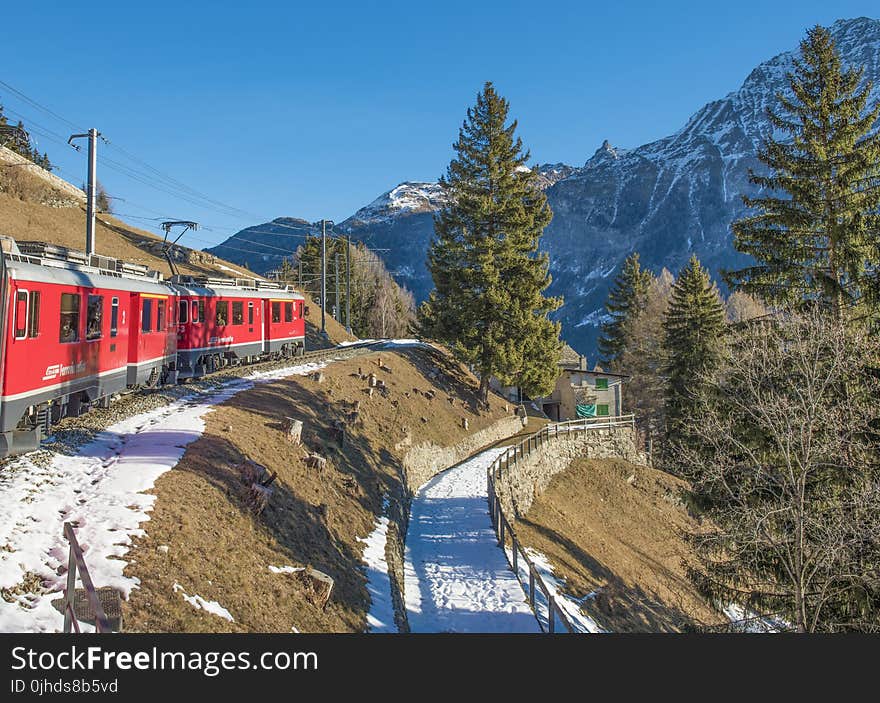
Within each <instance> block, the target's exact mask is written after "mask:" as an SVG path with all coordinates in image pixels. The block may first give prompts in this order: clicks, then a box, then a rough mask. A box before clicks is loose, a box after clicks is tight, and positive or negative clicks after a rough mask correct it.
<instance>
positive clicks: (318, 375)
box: [312, 371, 324, 383]
mask: <svg viewBox="0 0 880 703" xmlns="http://www.w3.org/2000/svg"><path fill="white" fill-rule="evenodd" d="M312 380H313V381H315V382H317V383H324V372H323V371H315V373H313V374H312Z"/></svg>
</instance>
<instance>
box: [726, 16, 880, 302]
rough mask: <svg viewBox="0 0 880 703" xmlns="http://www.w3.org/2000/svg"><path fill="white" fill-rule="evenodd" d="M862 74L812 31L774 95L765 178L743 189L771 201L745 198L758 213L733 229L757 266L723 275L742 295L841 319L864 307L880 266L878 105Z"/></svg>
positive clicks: (818, 30) (824, 35) (820, 31)
mask: <svg viewBox="0 0 880 703" xmlns="http://www.w3.org/2000/svg"><path fill="white" fill-rule="evenodd" d="M863 73H864V68H858V69H856V68H847V69H844V68H843V66H842V64H841V59H840V55H839V53H838V51H837V49H836V47H835V44H834V40H833V39H832V38H831V35H830V33H829V32H828V30H827V29H824V28H823V27H819V26H817V27H814V28H813V29H811V30H809V31H808V32H807V36H806V38H805V39H804V40H803V41H802V42H801V46H800V58H799V59H797V60H795V64H794V71H793V72H792V73H791V74H789V76H788V79H789V86H790V94H789V95H783V94H778V95H777V99H778V100H779V103H780V105H781V107H782V111H781V113H780V114H777V113H775V112H773V111H770V110H768V117H769V119H770V121H771V123H772V124H773V126H774V127H775V128H776V130H778V131H779V132H782V133H783V134H785V135H788V137H789V138H787V139H785V140H781V141H777V140H775V139H773V138H772V136H771V137H770V138H769V139H767V141H766V142H765V145H764V147H763V149H762V150H761V151H760V153H759V155H758V158H759V159H760V160H761V162H763V163H764V164H765V165H766V166H767V168H768V170H769V173H768V174H767V175H758V174H756V173H754V172H752V173H750V181H751V182H752V183H754V184H756V185H758V186H760V187H761V188H763V189H764V190H765V191H769V193H770V194H769V195H766V196H763V197H755V198H749V197H743V201H744V202H745V204H746V205H747V206H748V207H750V208H756V209H757V210H758V213H757V214H752V215H750V216H747V217H745V218H743V219H741V220H739V221H738V222H734V223H733V232H734V246H735V247H736V248H737V250H739V251H741V252H743V253H746V254H750V255H752V256H753V257H754V258H755V259H757V263H756V264H755V265H754V266H749V267H747V268H744V269H741V270H739V271H735V272H731V273H728V274H727V280H728V282H729V283H731V284H732V285H734V286H737V287H738V288H739V289H741V290H743V291H745V292H747V293H752V294H755V295H757V296H759V297H760V298H763V299H764V300H765V301H766V302H768V303H778V304H795V305H798V304H804V303H809V302H818V303H820V304H823V305H825V306H828V307H830V308H831V309H832V310H834V311H835V312H837V313H839V312H840V311H841V309H842V308H843V307H844V306H848V305H853V304H860V303H862V302H864V300H865V298H864V296H865V294H866V292H867V289H868V288H869V285H868V284H869V280H868V276H869V275H870V274H871V272H872V271H873V270H874V269H876V266H877V263H878V261H880V252H878V250H877V249H876V248H875V247H874V246H873V243H874V242H876V239H877V236H878V233H880V217H878V212H880V137H878V134H877V133H874V132H872V130H873V127H874V125H875V123H876V121H877V118H878V116H880V104H875V105H873V106H870V107H868V106H867V102H868V97H869V94H870V91H871V83H870V82H869V81H866V82H865V83H864V84H861V86H860V83H861V80H862V75H863Z"/></svg>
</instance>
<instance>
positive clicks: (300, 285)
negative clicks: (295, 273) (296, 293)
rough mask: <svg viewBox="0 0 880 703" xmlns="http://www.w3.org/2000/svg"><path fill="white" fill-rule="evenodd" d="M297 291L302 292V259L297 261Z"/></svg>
mask: <svg viewBox="0 0 880 703" xmlns="http://www.w3.org/2000/svg"><path fill="white" fill-rule="evenodd" d="M299 290H300V292H302V291H303V262H302V259H300V260H299Z"/></svg>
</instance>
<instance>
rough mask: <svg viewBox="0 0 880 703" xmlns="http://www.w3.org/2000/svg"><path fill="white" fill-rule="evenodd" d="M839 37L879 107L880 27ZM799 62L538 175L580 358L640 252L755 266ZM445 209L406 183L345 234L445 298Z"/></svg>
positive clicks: (674, 266) (424, 186)
mask: <svg viewBox="0 0 880 703" xmlns="http://www.w3.org/2000/svg"><path fill="white" fill-rule="evenodd" d="M831 31H832V34H833V36H834V38H835V40H836V42H837V46H838V49H839V50H840V53H841V55H842V57H843V60H844V62H845V63H846V64H849V65H854V66H864V67H865V78H866V79H868V80H871V81H872V82H873V83H874V88H873V92H872V96H871V99H872V101H875V100H880V85H878V84H880V21H878V20H874V19H868V18H858V19H853V20H839V21H837V22H835V23H834V25H833V26H832V27H831ZM796 55H797V50H796V49H794V50H792V51H789V52H786V53H783V54H779V55H778V56H776V57H774V58H772V59H770V60H769V61H765V62H764V63H762V64H760V65H759V66H757V67H756V68H755V69H754V70H753V71H752V72H751V73H750V74H749V76H748V77H747V78H746V79H745V81H744V82H743V84H742V86H741V87H740V88H739V89H738V90H735V91H733V92H731V93H729V94H728V95H726V96H725V97H723V98H721V99H720V100H715V101H712V102H710V103H708V104H706V105H704V106H703V107H702V108H700V109H699V110H698V111H697V112H696V113H694V115H693V116H692V117H691V118H690V119H689V120H688V121H687V123H686V124H685V125H684V126H683V127H682V128H681V129H680V130H678V131H677V132H676V133H674V134H672V135H669V136H667V137H664V138H662V139H658V140H657V141H654V142H651V143H649V144H645V145H642V146H639V147H637V148H634V149H620V148H616V147H614V146H612V144H611V143H610V142H608V141H605V142H604V143H603V144H602V145H601V146H600V147H599V148H598V149H597V150H596V152H595V153H594V154H593V155H592V156H591V157H590V158H589V159H588V160H587V161H586V163H585V164H584V165H583V166H582V167H580V168H575V167H572V166H567V165H565V164H553V165H542V166H538V167H536V170H537V171H538V173H539V176H540V182H541V185H542V187H543V188H545V189H546V193H547V198H548V200H549V202H550V206H551V207H552V209H553V213H554V217H553V221H552V222H551V223H550V226H549V227H548V228H547V230H546V232H545V234H544V237H543V239H542V244H541V246H542V249H544V250H545V251H547V252H548V253H549V254H550V268H551V273H552V275H553V283H552V284H551V287H550V290H549V293H551V294H553V295H562V296H563V297H564V298H565V305H564V306H563V307H562V308H561V309H560V311H559V312H558V313H557V315H558V317H559V319H561V320H562V322H563V336H564V337H565V339H566V341H568V342H569V343H570V344H572V345H573V346H574V347H575V348H576V349H577V350H578V351H581V352H586V353H587V354H590V355H593V354H594V349H595V341H596V338H597V336H598V326H599V324H600V323H601V321H602V319H603V316H604V309H603V306H604V303H605V299H606V297H607V294H608V289H609V287H610V285H611V283H612V282H613V280H614V276H615V275H616V273H617V271H618V270H619V267H620V264H621V263H622V261H623V259H624V258H625V257H626V256H627V255H628V254H629V253H630V252H632V251H638V252H640V254H641V256H642V261H643V264H644V265H646V266H648V267H650V268H652V269H654V270H659V269H660V268H662V267H664V266H665V267H667V268H669V269H670V270H671V271H672V272H673V273H677V271H678V270H679V269H680V268H681V267H682V266H683V265H684V263H685V262H686V260H687V258H688V257H689V256H690V254H691V253H692V252H696V254H697V255H698V256H699V257H700V259H701V261H702V262H703V263H704V265H706V266H707V267H708V268H709V269H710V270H711V271H712V273H713V274H714V275H716V276H717V275H718V273H719V271H720V270H721V269H723V268H733V267H736V266H739V265H740V264H742V263H744V262H745V258H744V257H743V256H742V255H740V254H738V253H737V252H735V251H734V249H733V246H732V235H731V232H730V223H731V222H732V221H733V220H735V219H737V218H738V217H740V216H741V215H742V214H743V212H744V206H743V204H742V200H741V195H743V194H746V193H752V192H753V187H752V186H751V185H750V184H749V183H748V169H749V168H754V169H759V168H760V163H759V162H758V160H757V158H756V154H757V152H758V149H759V147H760V145H761V143H762V141H763V139H764V138H765V137H766V136H767V134H768V133H769V131H770V129H771V127H770V124H769V122H768V120H767V118H766V109H767V108H768V107H769V108H775V106H776V98H775V95H776V93H778V92H780V91H786V90H787V87H788V83H787V80H786V73H787V72H788V71H790V70H791V68H792V61H793V59H794V58H795V56H796ZM443 205H444V201H443V196H442V192H441V191H440V188H439V186H438V185H437V184H436V183H413V182H405V183H401V184H400V185H399V186H397V187H396V188H394V189H392V190H390V191H388V192H387V193H385V194H383V195H381V196H380V197H379V198H377V199H376V200H375V201H373V202H372V203H370V204H369V205H367V206H366V207H364V208H362V209H361V210H359V211H358V212H357V213H355V214H354V215H352V216H351V217H350V218H348V219H347V220H345V221H344V222H342V223H341V224H340V225H338V226H337V227H336V231H337V232H340V231H341V232H345V233H347V234H350V235H351V236H352V237H353V238H354V239H359V240H365V241H368V242H369V244H370V246H373V247H376V248H385V249H389V251H387V252H383V253H382V256H383V258H384V259H385V262H386V265H387V266H388V268H389V270H391V271H392V272H393V273H395V276H396V277H397V279H398V281H399V282H400V283H401V284H403V285H406V286H407V287H408V288H410V290H412V291H413V293H414V294H415V296H416V299H417V300H423V299H424V298H425V297H426V296H427V294H428V292H429V291H430V290H431V288H432V287H433V285H432V282H431V279H430V275H429V274H428V271H427V268H426V267H425V255H426V252H427V249H428V244H429V242H430V239H431V236H432V234H433V214H434V212H436V211H437V210H438V209H439V208H440V207H442V206H443ZM274 222H275V223H278V222H279V220H276V221H274ZM284 222H285V223H288V226H289V223H290V222H292V221H291V220H284ZM296 222H301V221H296ZM272 225H273V223H269V224H268V225H259V226H258V227H256V228H250V231H251V234H250V235H248V234H246V233H247V232H248V231H249V230H243V231H242V232H240V233H239V234H237V235H234V236H233V237H232V238H231V239H230V240H227V241H226V242H224V243H223V244H221V245H219V246H218V247H215V248H214V249H212V250H210V251H212V253H215V254H217V255H218V256H222V257H223V258H226V259H229V260H231V261H235V262H242V257H247V256H248V255H247V254H242V253H241V252H238V251H235V250H233V249H232V248H230V247H234V248H236V249H245V248H246V246H247V245H246V244H245V243H243V242H241V241H240V239H241V238H244V239H253V238H254V236H255V235H254V233H253V231H254V230H265V229H267V227H268V228H272ZM282 229H283V227H282ZM240 235H241V238H240V239H239V243H238V244H236V243H235V242H234V241H233V240H235V239H236V238H239V236H240ZM261 241H262V240H261ZM268 242H269V240H268V239H267V240H265V242H263V243H268ZM284 244H285V245H288V246H289V241H287V242H284ZM262 249H265V247H263V248H262ZM255 256H256V257H257V258H259V259H261V260H263V261H262V263H258V264H257V265H256V266H252V268H254V269H255V270H261V269H262V270H265V269H268V268H271V267H272V266H274V265H277V261H276V262H275V263H273V264H269V261H268V260H266V256H267V252H266V251H265V250H262V251H261V252H260V254H259V255H255ZM280 256H283V254H280V255H279V260H280ZM271 258H272V256H271V254H270V255H269V259H271ZM245 262H246V263H249V265H250V262H249V261H247V260H245Z"/></svg>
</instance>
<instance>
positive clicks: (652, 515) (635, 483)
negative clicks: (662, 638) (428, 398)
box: [516, 459, 723, 632]
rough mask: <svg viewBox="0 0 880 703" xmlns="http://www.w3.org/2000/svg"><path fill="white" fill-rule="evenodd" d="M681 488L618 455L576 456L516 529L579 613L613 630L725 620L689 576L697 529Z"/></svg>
mask: <svg viewBox="0 0 880 703" xmlns="http://www.w3.org/2000/svg"><path fill="white" fill-rule="evenodd" d="M685 487H686V484H685V483H684V482H683V481H681V480H680V479H677V478H675V477H673V476H670V475H669V474H666V473H664V472H662V471H657V470H656V469H651V468H648V467H644V466H635V465H633V464H630V463H628V462H626V461H623V460H620V459H577V460H575V461H573V462H572V463H571V465H570V466H569V467H568V469H567V470H565V471H563V472H562V473H560V474H557V475H556V476H555V477H554V478H553V480H552V481H551V483H550V485H549V486H548V487H547V490H545V491H544V492H543V493H542V494H541V495H540V496H538V497H537V498H536V500H535V502H534V503H533V504H532V507H531V509H530V510H529V512H528V513H527V514H526V515H525V516H524V517H523V518H522V519H520V520H519V521H517V523H516V531H517V534H518V535H519V537H520V538H521V539H522V541H523V543H524V544H526V545H527V546H530V547H533V548H535V549H537V550H538V551H540V552H543V553H544V554H546V555H547V557H548V558H549V559H550V562H551V563H552V565H553V568H554V572H555V574H556V575H557V576H559V577H561V578H562V579H564V580H565V583H566V589H567V591H568V592H569V593H571V594H573V595H575V596H576V597H578V598H583V597H584V596H586V595H587V594H589V593H593V592H596V591H598V594H597V595H596V596H595V597H593V598H589V599H586V600H585V601H584V605H583V608H584V611H585V612H587V613H588V614H589V615H590V616H591V617H593V618H594V619H595V620H596V621H597V622H598V623H599V624H600V625H601V626H602V627H604V628H606V629H608V630H610V631H613V632H675V631H681V630H683V629H687V628H689V627H691V626H693V625H696V624H716V623H720V622H722V620H723V618H721V617H720V616H719V614H718V612H717V611H716V610H715V609H714V608H712V607H711V606H710V605H709V604H708V603H707V602H706V600H705V599H704V598H703V597H702V596H701V595H700V594H699V593H698V592H697V590H696V589H695V588H694V586H693V584H692V583H691V582H690V581H689V579H688V577H687V574H686V572H685V563H687V562H688V561H689V560H690V559H692V558H693V557H692V554H691V552H690V550H689V548H688V546H687V544H686V543H685V541H684V539H683V537H682V535H683V533H684V532H685V531H688V530H691V529H694V528H695V527H697V523H696V521H695V520H694V518H693V517H691V515H690V514H689V513H688V512H687V510H686V509H685V507H684V506H683V504H682V502H681V499H680V496H681V493H682V491H683V490H684V488H685Z"/></svg>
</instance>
